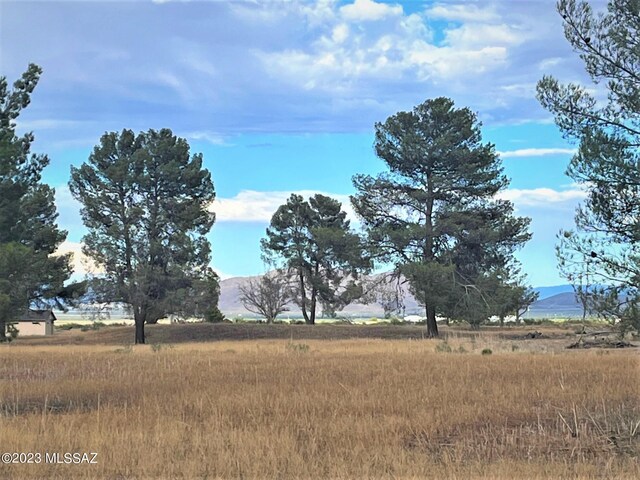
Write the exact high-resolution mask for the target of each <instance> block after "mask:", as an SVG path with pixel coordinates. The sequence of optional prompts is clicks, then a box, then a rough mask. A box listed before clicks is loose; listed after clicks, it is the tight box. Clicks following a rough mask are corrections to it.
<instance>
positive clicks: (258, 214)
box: [210, 190, 356, 223]
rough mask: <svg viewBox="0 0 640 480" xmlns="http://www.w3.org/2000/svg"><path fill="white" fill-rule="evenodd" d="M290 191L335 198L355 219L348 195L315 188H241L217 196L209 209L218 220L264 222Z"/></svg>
mask: <svg viewBox="0 0 640 480" xmlns="http://www.w3.org/2000/svg"><path fill="white" fill-rule="evenodd" d="M292 193H295V194H296V195H301V196H302V197H304V198H305V199H306V198H309V197H310V196H312V195H315V194H317V193H320V194H322V195H326V196H328V197H332V198H335V199H336V200H338V201H340V202H341V203H342V209H343V210H344V211H345V212H347V217H348V218H349V219H351V220H352V221H353V220H355V217H356V216H355V213H354V212H353V209H352V208H351V203H350V201H349V196H348V195H340V194H334V193H327V192H320V191H316V190H298V191H295V192H284V191H280V192H278V191H274V192H259V191H255V190H242V191H241V192H239V193H238V194H237V195H235V196H234V197H231V198H218V199H216V200H215V201H214V203H213V205H211V207H210V209H211V210H212V211H213V212H215V214H216V221H218V222H264V223H268V222H270V221H271V217H272V216H273V214H274V213H275V212H276V210H277V209H278V207H279V206H280V205H282V204H284V203H286V201H287V199H288V198H289V197H290V196H291V194H292Z"/></svg>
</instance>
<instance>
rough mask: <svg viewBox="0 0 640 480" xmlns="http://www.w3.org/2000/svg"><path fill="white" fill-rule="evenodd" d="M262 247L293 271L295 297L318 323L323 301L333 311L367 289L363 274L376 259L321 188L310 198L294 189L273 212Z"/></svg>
mask: <svg viewBox="0 0 640 480" xmlns="http://www.w3.org/2000/svg"><path fill="white" fill-rule="evenodd" d="M262 249H263V251H264V253H265V255H266V257H268V258H270V259H272V260H273V261H277V260H278V259H280V260H282V261H283V262H284V266H285V268H286V269H287V271H288V273H289V274H290V275H291V276H293V277H294V279H295V285H296V287H295V289H294V291H295V301H296V303H297V304H298V305H299V306H300V308H301V309H302V315H303V316H304V319H305V322H306V323H308V324H314V323H315V320H316V311H317V307H318V305H320V306H321V307H322V309H323V313H324V314H325V315H328V316H333V315H335V312H337V311H339V310H341V309H342V308H344V307H345V306H346V305H348V304H349V303H351V302H352V301H354V300H355V299H357V298H359V297H360V296H361V295H362V286H361V284H360V283H359V281H358V278H359V275H360V274H361V273H366V272H368V271H369V270H370V263H371V262H370V261H369V260H368V259H367V258H366V256H364V255H363V249H362V241H361V239H360V237H359V236H358V235H357V234H355V233H354V232H352V231H351V229H350V223H349V220H347V219H346V213H345V212H344V211H343V210H342V205H341V204H340V202H339V201H337V200H335V199H333V198H330V197H327V196H324V195H320V194H316V195H314V196H312V197H311V198H310V199H309V201H306V200H304V199H303V198H302V197H301V196H299V195H295V194H292V195H291V197H289V199H288V200H287V202H286V203H285V204H284V205H281V206H280V207H279V208H278V210H277V211H276V212H275V214H274V215H273V217H272V219H271V224H270V225H269V227H268V228H267V237H266V238H265V239H263V240H262Z"/></svg>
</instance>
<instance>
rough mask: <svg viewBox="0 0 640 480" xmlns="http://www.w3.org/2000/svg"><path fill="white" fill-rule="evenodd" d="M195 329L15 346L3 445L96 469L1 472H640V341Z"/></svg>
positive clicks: (5, 383) (1, 356) (4, 363)
mask: <svg viewBox="0 0 640 480" xmlns="http://www.w3.org/2000/svg"><path fill="white" fill-rule="evenodd" d="M194 327H197V326H196V325H187V326H156V327H153V328H150V329H149V337H150V343H154V345H148V346H139V347H130V346H123V345H122V344H123V343H125V342H126V341H130V340H131V338H130V337H131V336H132V331H131V328H122V327H110V328H108V329H105V330H101V331H97V332H83V333H80V332H65V335H59V336H56V337H53V340H52V339H49V338H46V339H45V338H40V339H36V338H34V339H23V340H19V341H18V342H15V343H14V344H12V345H8V346H2V348H0V380H1V381H0V444H1V445H2V450H3V451H5V452H6V451H9V452H42V453H43V455H44V452H60V453H64V452H80V453H82V452H97V453H98V457H97V461H98V464H97V465H72V464H44V463H40V464H31V465H17V464H12V465H0V478H3V479H4V478H10V479H11V478H78V477H81V478H114V479H115V478H117V479H125V478H314V479H315V478H505V479H506V478H509V479H511V478H527V479H528V478H630V479H631V478H640V465H639V464H638V456H639V455H640V370H639V369H640V358H639V356H638V352H637V349H624V350H597V351H596V350H587V351H567V350H565V349H564V347H563V345H566V344H567V343H569V341H571V340H573V338H571V339H569V338H568V337H567V336H564V337H563V335H564V333H563V331H562V330H556V329H554V330H549V331H545V333H546V335H547V337H549V338H550V339H548V340H544V339H536V340H531V341H527V340H522V339H518V338H519V337H520V336H521V335H520V333H524V332H525V331H526V330H524V329H523V330H522V331H521V332H518V333H517V337H518V338H509V337H506V335H513V332H512V331H511V330H510V331H506V332H504V331H503V332H486V333H485V332H481V333H480V335H479V336H473V335H467V333H465V332H458V333H456V332H450V335H449V338H448V341H447V342H446V343H445V342H443V341H437V340H422V339H417V340H416V339H413V340H411V339H406V338H405V339H388V340H382V339H376V338H359V339H349V340H328V339H303V338H302V337H305V336H310V335H311V334H310V333H309V332H310V331H311V330H310V329H312V328H314V327H308V328H307V327H305V326H296V327H288V326H282V327H287V328H295V329H294V330H292V331H289V330H287V334H288V337H287V336H284V337H283V338H271V339H255V338H252V337H251V335H253V336H254V337H255V336H256V335H258V332H260V331H261V330H260V329H264V327H266V326H265V325H251V326H250V327H253V330H247V329H245V326H236V325H231V326H227V327H225V328H227V330H224V331H225V332H226V333H227V334H229V336H231V334H230V333H229V332H232V331H234V332H235V336H236V337H238V336H240V335H241V333H239V332H240V331H242V332H243V333H242V334H244V335H246V336H247V337H246V340H244V341H239V340H224V339H223V340H219V341H216V342H207V343H189V342H188V341H187V340H186V337H187V336H188V335H191V334H192V333H193V332H199V333H200V334H202V331H198V330H197V329H196V330H194V331H193V332H192V331H191V329H193V328H194ZM228 327H242V328H243V329H244V330H238V329H236V330H233V329H231V330H230V329H228ZM274 327H276V326H274ZM277 327H280V326H277ZM301 327H303V328H301ZM315 328H316V329H317V331H320V329H321V328H326V327H324V326H323V327H315ZM332 328H334V329H336V328H356V329H358V328H359V329H367V328H378V327H348V326H346V327H339V326H333V327H332ZM383 328H390V330H389V331H388V333H389V335H391V334H395V335H399V333H398V332H399V331H400V330H399V329H401V330H403V331H405V334H408V333H411V331H407V330H406V329H413V328H415V327H411V326H400V327H391V326H389V327H383ZM179 329H182V334H181V335H182V337H181V336H180V335H179V333H180V331H179ZM187 329H189V330H187ZM266 331H267V330H262V332H266ZM274 331H275V330H274ZM336 331H338V332H341V330H330V331H329V330H328V331H327V332H329V333H327V336H331V335H333V336H334V338H335V336H336V335H337V334H336V333H335V332H336ZM354 331H355V330H354ZM186 332H188V333H186ZM221 332H222V331H220V330H219V331H218V333H221ZM393 332H395V333H393ZM272 333H273V332H272ZM454 333H455V334H454ZM109 335H110V336H111V337H108V336H109ZM120 335H123V336H122V338H121V337H120ZM172 335H173V336H174V337H175V338H182V340H180V341H175V342H173V344H171V345H169V344H167V343H166V342H163V341H164V340H166V339H168V338H170V337H171V336H172ZM81 336H84V338H85V340H81V341H77V340H76V337H81ZM240 338H242V337H240ZM292 338H293V339H292ZM54 340H55V341H57V342H58V343H59V344H58V345H54V344H53V341H54ZM161 340H163V341H161ZM45 341H48V342H49V343H51V344H49V345H46V344H45V343H46V342H45ZM82 342H86V343H87V344H89V343H90V344H92V345H82V344H81V343H82ZM485 348H490V349H492V351H493V354H491V355H482V354H481V351H482V350H483V349H485Z"/></svg>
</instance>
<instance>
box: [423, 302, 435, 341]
mask: <svg viewBox="0 0 640 480" xmlns="http://www.w3.org/2000/svg"><path fill="white" fill-rule="evenodd" d="M425 311H426V314H427V337H428V338H437V337H438V324H437V323H436V309H435V307H432V306H431V305H426V306H425Z"/></svg>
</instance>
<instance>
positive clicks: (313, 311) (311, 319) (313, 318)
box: [309, 287, 318, 325]
mask: <svg viewBox="0 0 640 480" xmlns="http://www.w3.org/2000/svg"><path fill="white" fill-rule="evenodd" d="M317 295H318V294H317V292H316V288H315V287H313V289H312V290H311V312H310V314H311V315H310V316H309V324H310V325H315V323H316V302H317Z"/></svg>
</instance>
